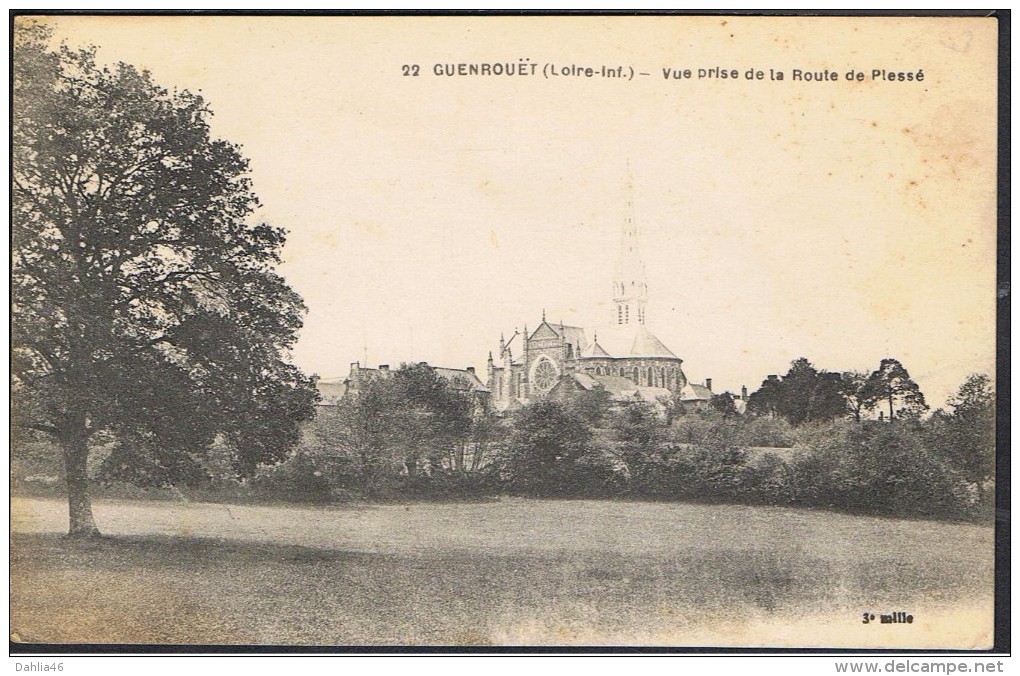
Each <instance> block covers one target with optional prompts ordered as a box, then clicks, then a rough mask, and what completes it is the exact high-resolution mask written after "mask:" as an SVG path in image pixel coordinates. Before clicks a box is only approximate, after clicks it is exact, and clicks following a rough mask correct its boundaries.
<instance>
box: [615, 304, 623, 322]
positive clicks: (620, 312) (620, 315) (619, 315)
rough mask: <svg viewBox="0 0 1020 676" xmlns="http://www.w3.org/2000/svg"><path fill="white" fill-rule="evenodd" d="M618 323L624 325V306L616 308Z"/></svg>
mask: <svg viewBox="0 0 1020 676" xmlns="http://www.w3.org/2000/svg"><path fill="white" fill-rule="evenodd" d="M616 323H617V324H622V323H623V306H622V305H617V306H616Z"/></svg>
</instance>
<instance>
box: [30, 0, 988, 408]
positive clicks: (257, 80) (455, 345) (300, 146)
mask: <svg viewBox="0 0 1020 676" xmlns="http://www.w3.org/2000/svg"><path fill="white" fill-rule="evenodd" d="M46 22H47V23H49V24H51V25H52V26H53V28H54V30H55V38H56V39H57V40H66V41H67V42H68V44H71V45H76V46H77V45H85V44H94V45H96V46H97V47H98V48H99V49H98V59H99V61H100V62H102V63H113V62H117V61H125V62H128V63H132V64H134V65H136V66H139V67H143V68H146V69H148V70H150V71H151V72H152V74H153V77H154V79H155V80H156V81H157V82H158V83H160V84H161V85H163V86H165V87H168V88H177V89H189V90H191V91H200V92H201V93H202V94H203V96H204V97H205V98H206V100H207V102H208V104H209V106H210V108H211V109H212V111H213V113H214V115H213V118H212V131H213V134H214V135H215V136H217V137H219V138H223V139H226V140H229V141H232V142H234V143H237V144H239V145H240V146H242V148H243V152H244V154H245V155H246V156H247V157H248V158H250V160H251V168H252V179H253V182H254V189H255V191H256V192H257V193H258V195H259V197H260V199H261V201H262V203H263V207H262V209H261V211H260V212H259V214H258V217H259V218H261V219H264V220H266V221H268V222H270V223H272V224H274V225H278V226H282V227H284V228H286V229H287V231H288V232H289V236H288V242H287V245H286V247H285V249H284V262H283V264H282V266H281V268H280V271H281V273H282V274H283V275H284V276H285V277H286V279H287V280H288V282H289V283H290V284H291V286H292V287H293V288H294V289H295V290H297V291H298V293H300V294H301V295H302V297H303V298H304V299H305V302H306V304H307V305H308V315H307V317H306V321H305V326H304V328H303V329H302V332H301V335H300V339H299V341H298V343H297V345H296V347H295V349H294V352H293V355H292V356H293V359H294V361H295V362H296V363H297V364H299V365H300V366H302V367H303V368H304V369H306V370H307V371H309V372H314V373H317V374H319V375H320V376H322V377H325V378H328V377H338V376H344V375H346V373H347V372H348V370H349V366H350V363H351V362H354V361H361V362H362V363H363V364H364V363H365V362H366V361H367V363H368V364H369V365H372V366H375V365H377V364H380V363H388V364H391V365H394V366H396V365H397V364H400V363H401V362H404V361H428V362H429V363H432V364H435V365H440V366H447V367H456V368H463V367H465V366H469V365H471V366H475V367H477V368H478V369H479V370H480V371H484V368H485V363H486V358H487V356H488V353H489V351H490V350H495V349H496V347H497V346H498V341H499V337H500V333H501V332H502V333H505V334H506V335H507V336H509V335H511V334H513V332H514V331H515V329H516V330H523V328H524V326H525V325H527V326H528V327H529V329H531V330H533V329H534V328H535V327H536V326H537V325H538V323H539V321H540V320H541V316H542V312H543V310H544V311H545V312H546V315H547V316H548V318H549V319H550V320H552V321H556V322H559V321H563V322H564V323H566V324H574V325H581V326H585V327H589V328H595V327H597V326H599V325H602V324H608V323H609V320H610V307H611V304H610V301H611V295H612V281H613V265H614V262H615V260H616V258H617V253H618V247H619V241H620V231H621V226H622V221H623V218H624V214H625V201H626V199H627V194H626V187H625V186H626V184H627V182H628V177H631V178H632V180H633V186H634V187H633V200H634V216H635V220H636V222H637V223H638V227H639V229H640V232H641V239H642V247H643V251H644V259H645V266H646V270H647V276H648V286H649V305H648V315H647V316H648V321H647V323H648V326H649V328H651V329H652V330H653V331H654V332H655V334H656V335H657V336H658V337H659V338H660V339H661V340H662V341H663V342H664V343H665V344H666V345H667V346H669V347H670V349H671V350H672V351H673V352H674V353H676V354H677V355H678V356H679V357H681V358H682V359H683V360H684V370H685V372H686V374H687V376H688V378H690V379H691V380H692V381H702V380H704V379H705V378H712V379H713V387H714V389H715V390H716V391H723V390H730V391H739V389H740V387H741V386H742V385H746V386H747V387H748V388H749V390H751V391H754V390H755V389H757V387H758V385H759V384H760V383H761V381H762V380H763V379H764V378H765V377H766V376H767V375H769V374H773V373H778V374H782V373H785V371H786V370H787V368H788V367H789V363H790V361H791V360H793V359H795V358H798V357H802V356H803V357H807V358H808V359H810V360H811V361H812V362H813V363H814V364H815V365H816V366H817V367H818V368H820V369H826V370H830V371H843V370H848V369H855V370H862V371H871V370H874V369H875V368H877V367H878V364H879V362H880V360H881V359H883V358H885V357H894V358H897V359H899V360H900V361H901V362H903V364H904V365H905V366H906V367H907V369H908V370H909V371H910V373H911V375H912V376H913V377H914V379H915V380H916V381H917V382H918V383H919V384H920V386H921V389H922V391H923V392H924V393H925V394H926V396H927V398H928V400H929V403H931V404H932V405H933V407H935V406H940V405H942V403H943V402H944V401H945V399H946V398H947V397H948V396H949V395H950V394H951V393H952V392H953V391H954V390H955V389H956V388H957V387H958V386H959V385H960V383H962V382H963V380H964V379H965V378H966V377H967V375H969V374H971V373H975V372H983V373H988V374H992V373H993V372H994V367H995V349H994V348H995V343H994V341H995V333H994V330H995V250H996V239H995V187H996V174H995V149H996V107H995V105H996V99H995V95H996V94H995V86H996V33H995V30H996V24H995V21H994V19H976V18H972V19H945V18H938V19H919V18H899V19H892V18H882V19H876V18H871V19H850V18H788V19H778V18H754V17H745V18H739V17H719V16H716V17H642V18H635V17H569V18H553V17H528V18H510V17H449V18H438V17H404V18H400V17H389V18H378V17H376V18H369V17H330V18H321V17H320V18H313V17H301V18H283V17H57V18H51V19H46ZM522 62H523V63H524V64H525V70H526V71H531V70H532V69H531V67H530V64H535V68H534V74H533V75H532V74H530V73H529V74H528V75H524V76H519V75H515V76H513V77H510V76H506V75H502V76H494V75H490V76H480V75H479V76H470V75H467V76H452V77H451V76H445V75H443V76H439V75H436V74H435V71H434V68H435V67H436V65H437V64H438V65H439V67H440V68H442V67H443V66H444V65H451V64H452V65H455V64H459V63H465V64H482V63H488V64H495V63H500V64H509V63H513V64H515V65H516V66H519V65H520V64H521V63H522ZM415 65H417V66H418V73H419V75H418V76H413V75H411V74H410V73H412V72H413V66H415ZM403 66H408V68H407V72H408V73H409V74H408V75H406V76H405V75H404V74H403V73H404V72H405V69H404V68H403ZM575 66H576V67H579V68H575ZM603 66H605V67H606V68H607V69H616V68H619V67H621V66H622V67H623V68H622V71H623V74H624V76H625V77H623V78H606V77H602V76H601V75H596V76H593V77H587V76H586V75H585V71H584V70H583V69H584V68H587V67H591V68H593V69H594V72H596V73H601V68H602V67H603ZM713 68H715V69H718V71H725V72H726V73H727V74H729V73H730V72H731V71H732V70H736V71H737V78H736V79H733V78H730V77H727V78H726V79H722V78H721V77H717V76H715V74H712V76H710V73H709V71H710V69H713ZM550 69H552V70H553V71H554V72H556V73H557V74H556V75H551V74H550ZM631 69H633V71H634V73H635V75H634V76H633V78H631V77H630V72H631ZM664 69H666V70H669V71H670V73H671V74H672V73H673V72H675V71H680V73H681V75H682V74H683V71H685V70H687V69H690V71H691V77H689V78H681V79H673V78H672V77H671V78H669V79H666V78H665V77H664V75H663V70H664ZM875 69H877V70H885V71H886V72H894V73H907V72H910V73H911V74H913V75H915V76H916V74H917V72H918V71H919V70H920V71H922V72H923V74H924V79H923V80H922V81H917V80H910V81H908V80H903V81H900V80H893V81H888V80H885V79H882V78H881V77H879V78H874V77H872V71H873V70H875ZM579 70H580V74H579V75H578V74H577V73H578V71H579ZM699 70H700V71H703V74H702V75H703V76H702V77H699ZM749 70H752V71H761V72H762V78H761V79H757V77H756V76H755V74H754V73H752V76H753V77H754V79H747V77H746V74H747V72H748V71H749ZM795 70H799V71H801V72H802V73H807V72H811V73H819V74H820V75H821V76H822V77H823V78H824V77H825V76H826V71H828V72H829V73H835V74H836V78H837V79H836V81H831V80H827V79H821V80H811V81H806V80H805V79H804V78H803V77H802V78H801V79H794V71H795ZM850 70H854V71H857V72H864V73H865V78H864V80H862V81H858V80H856V79H853V80H847V77H846V76H847V73H848V71H850ZM771 71H782V72H783V74H784V79H783V80H782V81H778V80H773V79H772V74H771ZM640 73H647V75H641V74H640ZM719 74H720V75H721V73H719ZM547 75H548V77H547ZM590 335H591V334H590V333H589V337H590Z"/></svg>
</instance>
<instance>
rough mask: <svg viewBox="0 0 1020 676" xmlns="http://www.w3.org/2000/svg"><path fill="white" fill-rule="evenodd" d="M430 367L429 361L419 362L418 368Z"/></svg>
mask: <svg viewBox="0 0 1020 676" xmlns="http://www.w3.org/2000/svg"><path fill="white" fill-rule="evenodd" d="M428 365H429V363H428V362H427V361H420V362H418V366H428Z"/></svg>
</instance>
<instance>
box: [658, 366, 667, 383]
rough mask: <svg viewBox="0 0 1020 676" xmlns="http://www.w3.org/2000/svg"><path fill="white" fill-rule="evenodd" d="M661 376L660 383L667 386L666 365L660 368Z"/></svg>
mask: <svg viewBox="0 0 1020 676" xmlns="http://www.w3.org/2000/svg"><path fill="white" fill-rule="evenodd" d="M659 378H660V382H659V384H660V385H661V386H662V387H666V367H665V366H663V367H662V368H661V369H659Z"/></svg>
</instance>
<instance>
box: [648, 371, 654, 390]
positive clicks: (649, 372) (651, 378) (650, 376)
mask: <svg viewBox="0 0 1020 676" xmlns="http://www.w3.org/2000/svg"><path fill="white" fill-rule="evenodd" d="M648 384H649V385H650V386H651V387H655V380H654V378H653V377H652V367H651V366H649V367H648Z"/></svg>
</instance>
